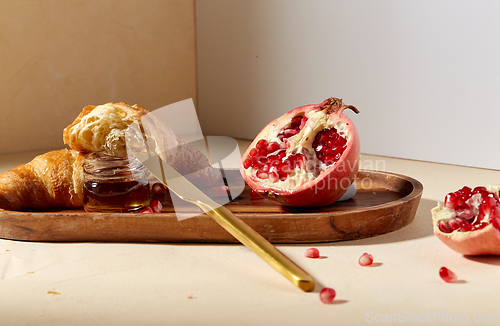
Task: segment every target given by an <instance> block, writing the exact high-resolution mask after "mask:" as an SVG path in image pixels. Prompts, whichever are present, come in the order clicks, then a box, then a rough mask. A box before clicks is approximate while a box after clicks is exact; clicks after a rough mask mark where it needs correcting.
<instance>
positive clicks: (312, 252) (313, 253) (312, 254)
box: [304, 248, 320, 258]
mask: <svg viewBox="0 0 500 326" xmlns="http://www.w3.org/2000/svg"><path fill="white" fill-rule="evenodd" d="M304 257H306V258H319V257H320V256H319V250H318V249H316V248H309V249H307V250H306V252H305V253H304Z"/></svg>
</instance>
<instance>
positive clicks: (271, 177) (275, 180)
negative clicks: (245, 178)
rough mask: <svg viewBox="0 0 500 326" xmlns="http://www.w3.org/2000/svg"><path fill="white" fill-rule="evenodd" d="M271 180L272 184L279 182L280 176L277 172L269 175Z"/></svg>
mask: <svg viewBox="0 0 500 326" xmlns="http://www.w3.org/2000/svg"><path fill="white" fill-rule="evenodd" d="M269 180H271V181H272V182H277V181H278V180H279V175H278V173H276V172H271V173H269Z"/></svg>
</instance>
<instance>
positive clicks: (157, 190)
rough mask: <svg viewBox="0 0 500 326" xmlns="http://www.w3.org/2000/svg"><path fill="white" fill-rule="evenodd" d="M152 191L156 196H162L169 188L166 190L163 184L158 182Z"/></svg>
mask: <svg viewBox="0 0 500 326" xmlns="http://www.w3.org/2000/svg"><path fill="white" fill-rule="evenodd" d="M152 190H153V193H154V194H156V195H161V194H163V193H165V191H166V190H167V188H165V186H164V185H163V183H160V182H157V183H155V184H154V185H153V187H152Z"/></svg>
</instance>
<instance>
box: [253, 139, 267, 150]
mask: <svg viewBox="0 0 500 326" xmlns="http://www.w3.org/2000/svg"><path fill="white" fill-rule="evenodd" d="M267 145H268V142H267V140H265V139H261V140H259V141H258V142H257V144H256V145H255V147H256V148H258V149H266V147H267Z"/></svg>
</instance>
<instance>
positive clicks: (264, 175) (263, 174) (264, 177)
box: [257, 171, 269, 179]
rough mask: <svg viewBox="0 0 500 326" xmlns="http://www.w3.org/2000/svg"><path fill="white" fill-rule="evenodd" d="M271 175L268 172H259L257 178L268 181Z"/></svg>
mask: <svg viewBox="0 0 500 326" xmlns="http://www.w3.org/2000/svg"><path fill="white" fill-rule="evenodd" d="M268 177H269V174H268V173H267V172H263V171H259V172H257V178H259V179H267V178H268Z"/></svg>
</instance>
